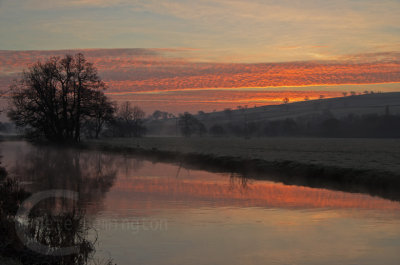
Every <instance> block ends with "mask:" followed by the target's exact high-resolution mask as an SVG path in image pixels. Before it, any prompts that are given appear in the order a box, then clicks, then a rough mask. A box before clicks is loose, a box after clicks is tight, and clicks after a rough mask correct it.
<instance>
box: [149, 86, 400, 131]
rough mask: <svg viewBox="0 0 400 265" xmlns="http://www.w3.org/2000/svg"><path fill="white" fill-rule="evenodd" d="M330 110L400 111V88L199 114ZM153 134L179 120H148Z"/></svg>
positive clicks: (293, 114) (303, 114)
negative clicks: (382, 91)
mask: <svg viewBox="0 0 400 265" xmlns="http://www.w3.org/2000/svg"><path fill="white" fill-rule="evenodd" d="M326 112H329V113H330V115H332V116H334V117H336V118H342V117H345V116H348V115H349V114H353V115H358V116H361V115H366V114H377V115H383V114H387V112H388V113H389V114H391V115H399V114H400V92H391V93H375V94H364V95H354V96H346V97H339V98H328V99H317V100H308V101H301V102H294V103H288V104H281V105H266V106H260V107H254V108H242V109H232V110H231V109H226V110H224V111H218V112H211V113H201V114H196V115H195V117H196V118H197V119H198V120H200V121H201V122H202V123H203V124H204V125H205V126H206V127H207V128H210V127H211V126H213V125H216V124H227V123H231V124H235V123H236V124H238V123H258V124H260V123H266V122H271V121H274V120H284V119H288V118H290V119H303V120H304V119H309V118H312V117H315V116H318V115H322V114H323V113H326ZM147 126H148V127H149V132H150V134H169V135H175V134H177V131H178V130H177V120H176V119H166V120H159V121H150V122H148V123H147Z"/></svg>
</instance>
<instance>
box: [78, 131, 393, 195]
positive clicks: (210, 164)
mask: <svg viewBox="0 0 400 265" xmlns="http://www.w3.org/2000/svg"><path fill="white" fill-rule="evenodd" d="M81 147H82V148H85V149H96V150H103V151H112V152H120V153H126V154H131V155H139V156H141V157H144V158H146V159H149V160H152V161H155V162H170V163H178V164H180V165H182V166H183V167H186V168H200V169H204V170H209V171H218V172H232V173H238V174H241V175H243V176H246V177H249V178H257V179H268V180H273V181H279V182H283V183H286V184H295V185H304V186H310V187H320V188H321V187H322V188H329V189H335V190H342V191H349V192H362V193H368V194H371V195H378V196H381V197H384V198H388V199H394V200H399V199H400V192H399V190H400V165H399V163H398V161H399V158H400V141H399V140H396V139H328V138H254V139H249V140H246V139H241V138H208V137H204V138H203V137H200V138H180V137H154V138H153V137H147V138H138V139H132V138H129V139H126V138H124V139H103V140H92V141H88V142H85V143H84V144H82V145H81Z"/></svg>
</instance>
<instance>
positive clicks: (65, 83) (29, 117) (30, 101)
mask: <svg viewBox="0 0 400 265" xmlns="http://www.w3.org/2000/svg"><path fill="white" fill-rule="evenodd" d="M105 88H106V86H105V84H104V82H103V81H102V80H101V79H100V77H99V76H98V74H97V69H96V68H95V67H94V66H93V64H92V63H89V62H87V61H86V59H85V57H84V56H83V54H81V53H78V54H76V55H75V56H71V55H66V56H65V57H63V58H60V57H52V58H50V59H48V60H47V61H45V62H40V61H39V62H37V63H36V64H34V65H33V66H32V67H30V68H29V69H28V70H27V71H24V72H23V74H22V76H21V78H20V79H19V80H18V81H16V82H15V83H14V84H13V85H12V86H11V101H10V103H11V104H10V110H9V112H8V116H9V118H10V119H11V120H12V121H13V122H14V123H15V124H16V125H17V126H18V127H21V128H23V129H24V130H25V132H26V134H28V135H29V136H32V137H35V138H36V137H45V138H47V139H48V140H51V141H75V142H78V141H80V137H81V127H82V124H83V123H84V122H85V121H86V120H87V119H89V118H90V117H91V115H92V114H93V110H94V109H95V108H96V104H97V103H96V102H97V101H96V100H94V98H96V97H98V98H101V97H104V93H103V90H104V89H105ZM103 103H104V104H106V101H104V102H103Z"/></svg>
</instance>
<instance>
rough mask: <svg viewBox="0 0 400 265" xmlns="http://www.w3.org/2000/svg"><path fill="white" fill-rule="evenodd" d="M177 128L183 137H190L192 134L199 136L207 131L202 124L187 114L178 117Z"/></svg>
mask: <svg viewBox="0 0 400 265" xmlns="http://www.w3.org/2000/svg"><path fill="white" fill-rule="evenodd" d="M178 126H179V128H180V131H181V133H182V134H183V136H185V137H190V136H191V135H193V134H198V135H200V136H201V135H203V134H204V133H206V131H207V130H206V128H205V126H204V124H203V123H201V122H200V121H199V120H198V119H196V117H194V116H193V115H192V114H190V113H188V112H185V113H184V114H180V115H179V120H178Z"/></svg>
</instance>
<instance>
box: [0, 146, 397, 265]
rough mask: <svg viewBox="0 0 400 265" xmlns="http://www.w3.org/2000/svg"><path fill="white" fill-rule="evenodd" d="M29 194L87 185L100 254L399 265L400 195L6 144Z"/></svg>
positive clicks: (143, 260)
mask: <svg viewBox="0 0 400 265" xmlns="http://www.w3.org/2000/svg"><path fill="white" fill-rule="evenodd" d="M0 152H1V155H2V165H3V166H4V167H5V168H6V169H7V171H8V172H9V173H10V175H12V176H16V178H17V179H18V180H19V181H20V182H21V185H22V186H23V187H24V188H25V189H27V190H29V191H30V192H31V193H35V192H39V191H46V190H52V189H64V190H72V191H77V192H79V201H80V202H81V204H80V205H81V207H83V208H84V210H85V213H86V215H87V218H88V219H89V220H90V222H91V227H92V229H91V232H90V234H89V235H88V237H89V238H90V239H91V240H93V241H94V242H95V246H96V251H95V254H94V257H93V258H94V259H96V260H102V259H108V258H111V259H112V260H113V261H114V263H116V264H119V265H128V264H129V265H130V264H146V265H150V264H157V265H162V264H171V265H172V264H174V265H175V264H185V265H190V264H193V265H201V264H219V265H223V264H229V265H234V264H386V265H390V264H393V265H394V264H396V265H397V264H400V211H399V210H400V203H399V202H397V201H390V200H386V199H382V198H379V197H372V196H369V195H366V194H357V193H346V192H340V191H332V190H327V189H317V188H309V187H302V186H288V185H284V184H281V183H274V182H270V181H261V180H252V179H248V178H247V179H244V178H241V177H240V176H237V175H235V174H230V173H213V172H208V171H205V170H193V169H187V168H185V167H183V166H182V165H179V163H177V164H165V163H154V162H151V161H146V160H143V159H140V158H138V157H134V156H129V155H123V154H113V153H104V152H99V151H82V150H81V151H78V150H73V149H60V148H54V147H43V146H41V147H35V146H32V145H30V144H28V143H26V142H2V143H0Z"/></svg>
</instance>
